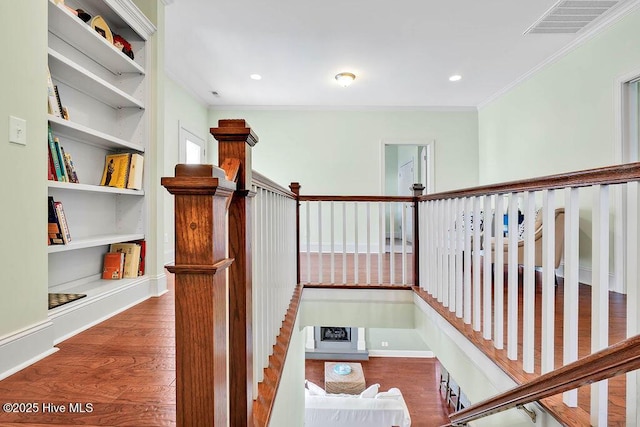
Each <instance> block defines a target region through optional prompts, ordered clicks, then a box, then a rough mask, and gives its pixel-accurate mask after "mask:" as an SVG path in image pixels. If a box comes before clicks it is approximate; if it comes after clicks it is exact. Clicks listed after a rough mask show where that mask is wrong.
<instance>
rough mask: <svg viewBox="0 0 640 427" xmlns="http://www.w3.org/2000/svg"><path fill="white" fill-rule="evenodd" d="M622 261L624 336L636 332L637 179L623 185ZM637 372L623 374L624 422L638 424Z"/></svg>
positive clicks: (639, 324) (639, 320)
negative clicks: (623, 238) (624, 279)
mask: <svg viewBox="0 0 640 427" xmlns="http://www.w3.org/2000/svg"><path fill="white" fill-rule="evenodd" d="M626 196H627V197H626V202H627V210H626V221H625V226H626V227H625V230H626V260H625V266H626V269H625V272H626V282H627V337H633V336H635V335H637V334H638V333H640V290H639V289H638V286H637V285H636V284H637V283H640V275H639V274H638V259H640V250H639V244H638V242H639V239H638V233H639V232H640V227H639V226H638V225H639V224H638V223H639V221H640V216H639V212H640V209H638V203H639V201H640V197H639V196H640V186H639V185H638V182H637V181H634V182H629V183H627V185H626ZM639 393H640V373H639V371H633V372H629V373H628V374H627V401H626V406H627V425H640V411H638V404H639V403H640V402H639V399H640V396H639V395H638V394H639Z"/></svg>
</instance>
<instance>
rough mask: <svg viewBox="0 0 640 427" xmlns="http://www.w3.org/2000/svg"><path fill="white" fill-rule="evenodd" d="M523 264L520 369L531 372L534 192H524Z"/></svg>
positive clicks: (532, 351)
mask: <svg viewBox="0 0 640 427" xmlns="http://www.w3.org/2000/svg"><path fill="white" fill-rule="evenodd" d="M524 202H525V203H524V210H525V213H524V265H523V267H522V275H523V277H522V280H523V283H524V285H523V286H524V303H523V305H524V306H523V308H522V317H523V319H522V325H523V326H522V329H523V331H522V369H524V371H525V372H528V373H533V372H534V369H535V356H534V354H535V341H534V339H535V302H536V289H535V286H536V283H535V266H534V264H535V248H534V244H535V242H534V236H535V230H534V229H533V228H534V224H535V216H536V194H535V193H534V192H533V191H527V192H525V198H524Z"/></svg>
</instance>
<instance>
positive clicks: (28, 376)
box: [0, 274, 448, 427]
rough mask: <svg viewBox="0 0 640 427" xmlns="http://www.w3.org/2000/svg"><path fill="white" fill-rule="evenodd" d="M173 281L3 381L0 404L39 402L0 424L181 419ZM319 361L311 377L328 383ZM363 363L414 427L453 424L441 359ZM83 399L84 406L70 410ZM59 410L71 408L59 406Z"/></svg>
mask: <svg viewBox="0 0 640 427" xmlns="http://www.w3.org/2000/svg"><path fill="white" fill-rule="evenodd" d="M168 279H169V289H170V292H169V293H168V294H165V295H164V296H162V297H159V298H151V299H149V300H147V301H144V302H143V303H141V304H138V305H137V306H135V307H132V308H130V309H129V310H127V311H125V312H123V313H120V314H118V315H116V316H114V317H112V318H111V319H108V320H106V321H104V322H102V323H100V324H99V325H97V326H94V327H93V328H90V329H88V330H87V331H84V332H82V333H80V334H78V335H76V336H74V337H72V338H69V339H68V340H66V341H64V342H62V343H60V344H59V345H58V346H57V347H58V348H59V351H58V352H56V353H54V354H53V355H51V356H49V357H47V358H45V359H43V360H41V361H39V362H37V363H35V364H33V365H31V366H29V367H27V368H25V369H23V370H22V371H20V372H18V373H16V374H14V375H12V376H10V377H8V378H6V379H4V380H2V381H0V402H2V403H17V404H25V405H23V406H22V408H25V409H27V408H28V407H29V405H31V409H32V410H33V409H35V406H33V404H37V405H38V412H37V413H34V412H31V413H7V412H4V411H2V412H0V426H3V427H4V426H25V425H28V426H30V427H36V426H52V425H55V426H69V425H89V426H136V427H143V426H154V427H155V426H173V425H175V423H176V406H175V404H176V400H175V399H176V398H175V393H176V389H175V343H174V340H175V338H174V337H175V331H174V328H175V324H174V304H173V298H174V296H173V291H172V290H173V275H171V274H168ZM314 363H316V361H312V362H311V363H310V365H309V370H308V372H307V375H309V379H311V380H312V381H314V382H317V383H318V384H319V385H322V386H324V373H322V374H321V375H320V376H319V377H317V376H315V374H314V367H313V366H314ZM317 363H322V362H317ZM398 364H402V365H403V367H402V369H399V366H398ZM363 365H364V369H365V378H366V379H367V382H368V383H371V384H374V383H380V385H381V386H382V389H383V390H386V389H388V388H390V387H398V388H400V389H401V390H402V391H403V394H404V397H405V400H406V402H407V406H408V407H409V410H410V412H411V417H412V420H413V424H412V425H413V426H425V427H426V426H436V425H442V424H445V423H446V422H448V418H447V416H446V415H447V412H446V405H444V403H442V398H441V397H440V394H439V393H438V389H437V384H438V382H437V378H438V376H439V371H438V367H437V363H436V361H435V359H396V358H372V359H371V360H370V361H369V362H364V363H363ZM323 372H324V371H323ZM312 378H313V379H312ZM425 402H428V403H425ZM78 403H80V404H82V408H83V409H84V410H85V412H75V413H72V412H70V408H71V407H70V404H73V405H72V406H74V408H73V409H76V410H77V409H78V406H76V405H75V404H78ZM89 404H90V405H89ZM15 406H17V405H15ZM60 408H65V412H64V413H62V412H53V411H54V410H55V409H57V410H58V411H61V409H60Z"/></svg>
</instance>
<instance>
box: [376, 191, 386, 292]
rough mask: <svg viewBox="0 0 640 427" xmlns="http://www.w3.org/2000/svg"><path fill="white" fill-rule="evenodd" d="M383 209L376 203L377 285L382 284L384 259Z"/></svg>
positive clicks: (382, 205) (379, 203)
mask: <svg viewBox="0 0 640 427" xmlns="http://www.w3.org/2000/svg"><path fill="white" fill-rule="evenodd" d="M386 222H387V221H386V218H385V209H384V204H383V203H382V202H378V283H379V284H382V283H384V281H383V279H382V261H383V258H384V241H385V224H386Z"/></svg>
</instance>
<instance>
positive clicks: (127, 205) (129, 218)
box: [43, 0, 155, 340]
mask: <svg viewBox="0 0 640 427" xmlns="http://www.w3.org/2000/svg"><path fill="white" fill-rule="evenodd" d="M65 4H66V6H65V5H59V4H56V3H55V2H54V1H53V0H50V1H49V5H48V10H49V16H48V22H49V27H48V29H49V39H48V45H49V47H48V65H49V70H50V73H51V77H52V80H53V83H54V84H55V85H56V86H57V87H58V92H59V94H60V101H61V103H62V105H63V106H64V107H67V108H68V111H69V120H65V119H64V118H61V117H57V116H54V115H49V117H48V122H49V126H50V127H51V130H52V133H53V136H54V137H57V138H58V139H59V140H60V145H62V146H63V147H64V150H65V152H66V153H68V154H70V155H71V156H72V158H73V163H74V166H75V169H76V171H77V174H78V178H79V181H80V183H70V182H59V181H52V180H48V181H47V190H48V195H49V196H52V197H53V198H54V200H56V201H60V202H62V204H63V207H64V212H65V216H66V218H67V222H68V225H69V232H70V235H71V241H70V242H69V243H68V244H65V245H49V246H48V250H47V251H48V254H49V260H48V261H49V284H48V289H49V292H50V293H82V294H85V295H86V297H84V298H81V299H79V300H76V301H73V302H70V303H68V304H65V305H62V306H60V307H58V308H55V309H52V310H50V319H51V320H52V321H53V322H54V334H55V339H56V340H60V339H63V338H65V337H67V336H69V335H72V334H73V333H75V332H77V331H80V330H83V329H85V328H86V327H88V326H90V325H92V324H95V323H96V322H98V321H100V320H101V319H104V318H106V317H108V316H110V315H112V314H114V313H116V312H119V311H121V310H122V309H123V308H126V307H128V306H130V305H132V304H134V303H136V302H138V301H140V300H141V299H144V298H146V297H148V296H149V291H148V282H149V277H148V275H145V276H140V277H138V278H136V279H122V280H102V279H101V277H102V262H103V256H104V254H105V253H106V252H107V251H108V250H109V245H110V244H112V243H120V242H127V241H135V240H144V239H145V237H146V235H147V233H148V223H149V220H148V210H149V201H148V199H147V197H146V192H145V188H147V187H148V179H147V177H148V176H149V173H148V169H149V164H145V165H144V176H143V189H141V190H131V189H123V188H114V187H106V186H101V185H100V182H101V179H102V174H103V170H104V164H105V156H106V155H108V154H112V153H117V152H129V153H138V154H142V155H143V156H146V155H148V153H149V143H148V140H149V126H150V125H149V114H148V111H147V109H146V108H145V104H146V103H147V102H148V101H147V100H148V99H149V95H148V90H149V89H148V87H149V83H148V80H149V73H148V72H147V70H146V68H147V64H148V63H150V62H149V52H147V51H148V48H147V42H148V39H149V37H151V36H152V34H153V33H154V31H155V27H154V26H153V24H151V22H150V21H149V20H148V19H147V18H146V17H145V16H144V15H143V14H142V13H141V12H140V10H139V9H138V8H137V7H136V6H135V5H134V4H133V2H132V1H131V0H66V1H65ZM67 7H70V8H72V9H83V10H84V11H85V12H87V13H89V14H90V15H91V16H97V15H100V16H102V17H103V18H104V19H105V21H106V22H107V24H108V25H109V28H110V29H111V31H112V33H113V34H119V35H120V36H122V37H123V38H125V39H126V40H127V41H128V42H129V43H130V44H131V46H132V50H133V52H134V59H131V58H130V57H128V56H127V55H125V54H124V53H123V52H121V51H120V50H119V49H117V48H116V47H115V46H114V45H113V44H112V43H110V42H109V41H108V40H107V39H106V38H104V37H103V36H102V35H100V34H99V33H97V32H96V31H95V30H94V29H93V28H92V27H91V26H90V25H89V23H85V22H83V21H82V20H81V19H80V18H79V17H78V16H75V15H74V13H73V12H71V11H70V10H69V9H68V8H67ZM43 102H44V100H43ZM43 143H44V142H43ZM145 163H147V162H145Z"/></svg>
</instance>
